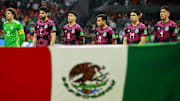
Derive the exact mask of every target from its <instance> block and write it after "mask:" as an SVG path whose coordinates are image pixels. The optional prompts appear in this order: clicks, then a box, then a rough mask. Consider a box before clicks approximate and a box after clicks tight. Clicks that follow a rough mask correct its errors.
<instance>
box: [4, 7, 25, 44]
mask: <svg viewBox="0 0 180 101" xmlns="http://www.w3.org/2000/svg"><path fill="white" fill-rule="evenodd" d="M5 16H6V19H7V21H6V22H5V23H4V24H3V30H4V38H5V46H6V47H21V45H22V43H23V42H24V40H25V33H24V28H23V26H22V24H21V23H20V22H19V21H17V20H15V18H16V17H17V12H16V10H15V9H14V8H7V9H6V12H5Z"/></svg>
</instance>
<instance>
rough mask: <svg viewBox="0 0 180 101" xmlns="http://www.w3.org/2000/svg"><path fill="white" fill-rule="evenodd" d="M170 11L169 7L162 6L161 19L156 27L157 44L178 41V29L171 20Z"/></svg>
mask: <svg viewBox="0 0 180 101" xmlns="http://www.w3.org/2000/svg"><path fill="white" fill-rule="evenodd" d="M169 16H170V9H169V7H168V6H162V7H161V10H160V19H161V21H159V22H158V23H157V24H156V25H155V31H154V36H155V42H172V41H176V40H177V36H178V27H177V25H176V23H175V22H173V21H172V20H170V19H169Z"/></svg>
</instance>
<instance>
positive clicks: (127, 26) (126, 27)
mask: <svg viewBox="0 0 180 101" xmlns="http://www.w3.org/2000/svg"><path fill="white" fill-rule="evenodd" d="M131 26H132V24H128V25H126V26H125V28H124V29H128V28H131Z"/></svg>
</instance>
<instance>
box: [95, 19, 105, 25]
mask: <svg viewBox="0 0 180 101" xmlns="http://www.w3.org/2000/svg"><path fill="white" fill-rule="evenodd" d="M104 23H105V21H104V20H103V19H102V18H101V17H97V21H96V24H97V26H98V27H102V26H103V25H104Z"/></svg>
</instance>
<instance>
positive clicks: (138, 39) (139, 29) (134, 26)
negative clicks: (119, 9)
mask: <svg viewBox="0 0 180 101" xmlns="http://www.w3.org/2000/svg"><path fill="white" fill-rule="evenodd" d="M139 18H140V12H139V11H138V10H136V9H132V11H131V12H130V20H131V22H132V23H131V24H129V25H127V26H126V27H125V29H124V40H123V45H126V44H135V43H137V44H139V45H140V44H145V43H146V36H147V34H148V33H147V27H146V26H145V25H144V24H143V23H141V22H140V21H139Z"/></svg>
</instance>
